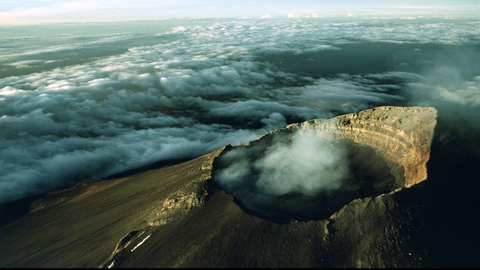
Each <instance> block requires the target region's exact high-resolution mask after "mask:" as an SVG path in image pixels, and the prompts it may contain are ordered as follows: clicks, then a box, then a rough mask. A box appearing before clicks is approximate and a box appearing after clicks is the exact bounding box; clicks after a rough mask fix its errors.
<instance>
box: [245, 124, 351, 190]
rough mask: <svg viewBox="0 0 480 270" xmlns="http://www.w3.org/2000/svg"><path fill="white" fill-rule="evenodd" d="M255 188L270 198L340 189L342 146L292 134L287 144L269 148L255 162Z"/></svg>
mask: <svg viewBox="0 0 480 270" xmlns="http://www.w3.org/2000/svg"><path fill="white" fill-rule="evenodd" d="M253 167H254V168H255V169H256V170H258V171H259V172H260V173H259V176H258V180H257V182H256V187H257V189H259V190H261V191H263V192H267V193H270V194H274V195H284V194H287V193H291V192H299V193H303V194H305V195H309V196H312V195H314V194H316V193H318V192H321V191H330V190H335V189H338V188H340V187H341V185H342V180H343V179H344V178H345V177H346V176H348V170H349V169H348V158H347V154H346V149H345V147H344V146H343V145H342V144H340V143H335V142H332V141H329V140H327V139H325V138H323V137H321V136H317V135H312V134H304V133H296V134H294V135H293V136H292V142H291V143H289V144H285V143H280V142H277V143H276V144H273V145H271V146H270V147H269V148H268V149H267V150H266V151H265V156H264V157H263V158H261V159H260V160H258V161H256V162H255V163H254V165H253Z"/></svg>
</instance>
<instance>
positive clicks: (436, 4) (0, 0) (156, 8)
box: [0, 0, 480, 24]
mask: <svg viewBox="0 0 480 270" xmlns="http://www.w3.org/2000/svg"><path fill="white" fill-rule="evenodd" d="M479 10H480V3H479V1H478V0H423V1H418V0H342V1H336V0H323V1H314V0H296V1H286V0H241V1H237V0H231V1H223V0H201V1H199V0H174V1H172V0H168V1H167V0H157V1H153V0H136V1H131V0H22V1H18V0H0V24H30V23H48V22H72V21H124V20H151V19H162V18H168V17H200V18H210V17H223V18H226V17H236V18H242V17H248V18H259V17H262V16H263V17H270V16H271V17H283V18H287V17H288V16H290V17H294V16H299V17H305V16H361V15H374V16H383V15H384V16H388V15H390V16H391V15H393V16H395V15H401V16H405V15H412V16H416V15H417V16H418V15H454V16H455V15H459V16H462V15H465V16H467V15H468V16H475V15H476V14H479Z"/></svg>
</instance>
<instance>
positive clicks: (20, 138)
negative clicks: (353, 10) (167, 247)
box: [0, 20, 479, 203]
mask: <svg viewBox="0 0 480 270" xmlns="http://www.w3.org/2000/svg"><path fill="white" fill-rule="evenodd" d="M169 23H171V22H169ZM172 28H173V26H172ZM368 29H369V30H371V31H370V32H369V33H367V32H366V30H368ZM393 30H395V31H393ZM447 32H448V33H449V35H445V33H447ZM478 33H479V30H478V24H475V23H468V24H467V23H465V24H463V23H461V24H453V23H441V24H433V25H432V24H419V25H418V26H416V27H414V28H413V27H411V25H410V23H406V22H402V21H396V22H392V23H391V24H389V23H385V22H381V23H379V22H370V21H365V22H362V23H358V22H353V23H352V22H351V23H344V22H340V23H332V22H320V21H316V20H278V21H277V20H257V21H254V20H252V21H249V20H240V21H235V22H233V21H230V22H219V23H213V24H210V25H203V26H202V25H196V26H182V28H181V29H180V28H176V29H175V30H174V31H170V32H169V33H166V34H161V35H155V36H142V37H143V38H148V39H151V38H152V39H156V40H158V44H157V45H153V46H142V47H135V48H129V50H128V51H127V50H125V51H122V52H121V53H116V54H114V55H110V56H108V55H105V56H99V57H98V58H92V59H87V60H85V59H80V58H79V59H70V60H69V61H71V63H70V64H68V65H67V64H65V66H62V67H61V68H50V67H45V66H47V65H43V64H42V63H47V62H49V61H55V60H57V59H50V58H48V57H47V56H48V55H49V54H47V52H49V53H52V55H54V54H61V53H66V52H68V53H71V54H72V55H76V54H77V53H78V55H82V54H81V52H82V51H84V50H85V49H86V48H88V49H92V50H98V51H99V52H103V50H105V48H106V47H105V44H110V45H112V46H113V45H115V44H117V43H118V44H119V43H122V42H125V40H130V39H133V37H132V36H124V35H118V36H116V35H113V36H111V35H110V36H109V35H106V36H104V37H98V39H97V38H96V39H95V40H96V41H92V40H91V39H86V40H85V41H83V42H82V36H80V37H74V36H68V35H66V36H64V38H65V39H63V40H68V38H67V36H68V37H71V38H78V40H79V41H78V42H76V43H68V44H54V43H55V42H53V41H52V44H53V45H51V46H48V47H46V48H39V47H30V42H31V40H32V39H31V38H26V39H25V41H23V42H24V43H22V41H19V40H18V41H17V43H16V46H18V49H11V48H10V49H9V50H11V51H9V52H12V53H11V54H9V55H10V56H9V57H5V58H2V59H1V61H3V62H2V64H6V65H9V66H8V67H9V68H11V67H21V66H29V67H33V66H35V65H37V64H38V65H39V66H41V67H38V69H35V70H32V72H30V73H27V74H18V75H17V76H9V77H5V78H2V79H1V80H0V129H1V130H2V132H1V133H0V169H1V171H2V172H4V174H3V175H2V176H0V194H1V196H0V198H1V199H0V203H1V202H5V201H9V200H13V199H18V198H21V197H24V196H27V195H32V194H38V193H39V192H45V191H49V190H52V189H54V188H59V187H63V186H66V185H70V184H72V183H75V182H76V181H79V180H85V179H88V178H95V177H104V176H107V175H110V174H112V173H117V172H122V171H125V170H128V169H133V168H136V167H141V166H145V165H148V164H151V163H153V162H157V161H161V160H165V159H171V158H187V157H193V156H196V155H200V154H204V153H206V152H208V151H212V150H215V149H217V148H220V147H222V146H224V145H226V144H233V145H235V144H237V143H241V142H245V141H249V140H251V139H253V138H255V137H258V136H260V135H261V134H263V133H266V132H268V131H270V130H273V129H277V128H282V127H283V126H284V125H285V124H287V123H289V121H303V120H307V119H311V118H317V117H320V118H326V117H330V116H333V115H334V113H335V114H338V113H340V112H345V113H348V112H353V111H358V110H361V109H366V108H369V107H373V106H376V105H384V104H391V103H395V102H399V101H402V98H401V97H400V96H399V95H398V93H399V92H400V90H402V89H403V88H399V87H400V86H399V85H392V83H385V84H381V83H378V82H377V81H376V80H379V81H381V80H385V81H392V80H394V81H395V80H396V81H402V82H407V83H410V84H409V85H408V87H411V88H415V87H416V88H415V89H427V90H430V89H432V88H431V87H432V86H431V85H425V83H424V82H423V81H422V80H423V77H420V76H419V75H415V74H412V73H406V72H403V73H402V72H385V73H379V74H369V75H364V76H360V75H358V76H347V75H344V76H336V77H335V78H319V79H313V78H309V77H305V75H303V74H302V75H299V74H294V73H288V72H286V71H281V70H279V69H278V68H276V67H275V66H274V65H272V64H271V63H269V62H267V61H263V60H262V58H261V56H264V55H271V56H273V57H282V56H283V55H285V54H287V53H288V54H293V55H295V56H296V57H299V56H303V55H306V54H308V53H311V54H314V53H327V52H329V50H337V51H338V50H340V45H341V44H343V43H345V41H346V40H348V39H352V38H355V39H357V40H361V41H385V40H395V41H399V42H418V43H425V42H427V43H428V42H431V43H450V44H470V43H472V42H475V40H476V39H475V37H476V36H478V35H476V34H478ZM108 48H111V47H110V46H108ZM105 52H106V51H105ZM0 68H1V67H0ZM419 81H420V82H422V84H421V85H420V86H419V85H418V83H419ZM477 81H478V79H475V80H470V81H468V82H466V83H465V84H464V85H462V87H460V88H458V89H457V90H455V89H454V88H450V87H446V88H445V89H444V90H441V88H437V87H435V88H434V89H436V91H435V93H438V95H437V96H436V98H438V99H441V100H451V101H452V102H453V101H455V102H456V103H457V104H461V105H462V106H466V107H472V108H473V107H475V106H478V102H479V101H478V99H479V98H478V89H479V86H478V82H477ZM415 83H417V85H415ZM417 86H418V87H417ZM392 90H395V91H396V92H395V93H392ZM437 90H438V91H437ZM424 94H425V93H424ZM419 95H421V94H419ZM427 96H428V95H427ZM433 97H434V96H432V97H430V96H429V98H425V96H424V97H422V98H423V99H422V100H424V102H425V103H427V101H426V100H428V99H432V98H433ZM418 99H419V100H420V97H419V98H418ZM281 149H284V148H281ZM267 163H268V162H267V161H265V164H264V165H265V166H266V168H267V170H268V168H269V167H268V166H267ZM85 167H89V168H90V170H88V171H85V170H84V169H82V168H85Z"/></svg>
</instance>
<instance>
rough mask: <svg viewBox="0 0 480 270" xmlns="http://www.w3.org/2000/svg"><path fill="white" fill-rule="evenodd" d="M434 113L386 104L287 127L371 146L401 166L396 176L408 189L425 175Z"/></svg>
mask: <svg viewBox="0 0 480 270" xmlns="http://www.w3.org/2000/svg"><path fill="white" fill-rule="evenodd" d="M436 116H437V110H436V109H435V108H431V107H429V108H423V107H392V106H385V107H378V108H374V109H370V110H364V111H361V112H359V113H352V114H346V115H341V116H338V117H335V118H332V119H328V120H322V119H314V120H311V121H307V122H304V123H301V124H293V125H290V126H288V127H287V129H292V130H298V131H300V132H311V133H317V134H321V135H322V136H327V137H328V138H329V139H331V140H339V139H348V140H351V141H353V142H355V143H359V144H361V145H367V146H370V147H372V148H374V149H375V150H377V151H378V152H379V153H381V154H382V156H383V157H385V159H387V160H388V161H389V162H391V163H390V164H391V166H392V167H393V166H401V167H403V168H401V170H402V169H403V175H396V177H397V181H398V184H399V185H400V186H401V187H407V188H408V187H411V186H412V185H415V184H417V183H419V182H421V181H423V180H425V179H426V178H427V169H426V163H427V161H428V159H429V158H430V145H431V144H432V138H433V129H434V127H435V124H436V123H437V121H436ZM392 163H393V164H392ZM392 169H393V170H395V168H392Z"/></svg>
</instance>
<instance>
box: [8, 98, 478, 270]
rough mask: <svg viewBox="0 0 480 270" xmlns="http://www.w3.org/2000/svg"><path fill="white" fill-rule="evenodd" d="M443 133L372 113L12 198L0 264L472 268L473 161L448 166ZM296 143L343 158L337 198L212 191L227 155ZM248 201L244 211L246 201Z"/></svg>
mask: <svg viewBox="0 0 480 270" xmlns="http://www.w3.org/2000/svg"><path fill="white" fill-rule="evenodd" d="M441 124H442V122H441V119H439V120H438V125H437V111H436V110H435V109H434V108H429V107H427V108H422V107H392V106H386V107H378V108H374V109H369V110H365V111H361V112H358V113H353V114H347V115H342V116H337V117H335V118H331V119H314V120H310V121H307V122H303V123H299V124H293V125H289V126H287V127H286V128H284V129H281V130H276V131H273V132H270V133H268V134H265V135H264V136H262V137H260V138H258V139H256V140H254V141H251V142H248V143H245V144H242V145H237V146H226V147H224V148H221V149H218V150H215V151H213V152H211V153H209V154H206V155H203V156H200V157H198V158H196V159H193V160H189V161H185V162H178V163H177V164H170V165H167V166H163V167H161V168H153V169H152V168H147V169H145V170H143V171H140V172H136V173H131V174H128V173H127V174H125V175H122V177H111V178H109V179H94V180H89V181H84V182H81V183H79V184H77V185H75V186H73V187H71V188H68V189H64V190H59V191H54V192H50V193H48V194H44V195H41V196H36V197H33V198H28V199H23V200H21V201H17V202H13V203H10V204H8V205H4V206H2V209H1V211H2V216H3V217H4V218H3V220H2V227H1V228H0V243H1V245H0V266H1V267H105V268H111V267H115V268H116V267H135V268H137V267H445V266H457V267H458V266H475V265H477V266H478V259H477V256H476V254H477V251H476V249H475V247H477V246H478V245H477V244H476V243H477V240H478V236H476V235H477V234H476V226H475V224H476V223H475V212H474V210H472V209H469V208H468V207H467V205H469V204H471V203H472V202H474V201H475V200H477V201H478V199H475V198H476V196H475V190H478V184H475V183H474V181H473V180H472V179H475V178H474V170H472V169H471V168H472V166H474V164H475V163H476V162H478V160H475V159H474V158H472V157H467V156H460V155H457V156H454V155H455V153H457V152H455V151H453V150H452V149H455V146H456V144H457V143H459V142H456V141H455V138H451V137H448V136H447V135H448V130H446V129H445V128H444V127H442V125H441ZM434 131H435V132H434ZM295 134H304V135H305V134H308V135H309V136H311V137H317V136H318V137H322V138H323V139H325V140H328V141H330V142H332V143H333V144H334V146H335V147H343V148H344V149H345V157H346V159H347V160H348V167H349V170H348V173H346V174H345V175H344V177H343V176H342V177H343V178H342V184H339V185H338V188H336V189H330V190H329V191H328V192H327V191H324V190H320V191H318V192H316V193H315V194H314V195H309V196H305V195H304V194H303V193H302V192H295V191H293V192H289V193H285V194H281V195H276V196H274V198H273V199H274V200H270V201H268V203H267V204H262V203H261V202H262V198H265V196H267V195H266V194H262V193H260V192H258V191H257V189H255V185H253V184H252V183H256V182H258V179H259V176H258V174H257V173H255V172H254V171H252V172H250V171H249V172H248V173H247V174H245V177H244V178H245V179H243V180H241V184H239V185H237V189H235V188H231V187H228V185H225V184H223V183H222V181H219V175H220V173H221V172H222V171H225V170H227V169H228V168H229V167H231V166H235V164H238V163H236V162H239V161H238V160H236V159H229V158H227V157H228V156H227V155H228V153H232V152H233V151H239V150H241V151H243V152H244V153H245V155H244V157H246V159H244V160H242V161H241V162H243V163H245V162H247V164H248V162H251V163H254V162H256V161H257V160H259V159H262V158H263V157H264V153H265V151H266V149H268V147H270V146H272V145H274V144H275V143H278V142H282V143H284V144H285V145H293V144H291V139H292V137H293V136H294V135H295ZM447 137H448V138H449V140H447V139H446V138H447ZM340 145H341V146H340ZM449 155H450V156H449ZM446 156H448V159H446V158H445V157H446ZM468 168H470V169H468ZM459 170H460V171H461V172H462V173H458V172H459ZM427 172H428V174H427ZM452 179H456V181H451V180H452ZM239 181H240V180H239ZM352 186H354V187H355V188H349V187H352ZM468 187H470V188H468ZM239 190H240V191H241V192H240V191H239ZM253 193H258V194H257V195H258V196H259V197H258V199H256V200H253V201H254V202H252V201H248V200H247V199H246V198H247V197H245V196H244V195H245V194H253ZM263 201H265V200H263ZM466 217H470V218H466Z"/></svg>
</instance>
